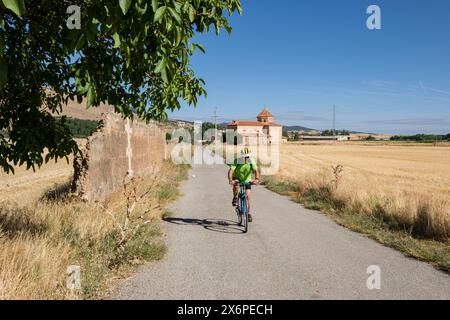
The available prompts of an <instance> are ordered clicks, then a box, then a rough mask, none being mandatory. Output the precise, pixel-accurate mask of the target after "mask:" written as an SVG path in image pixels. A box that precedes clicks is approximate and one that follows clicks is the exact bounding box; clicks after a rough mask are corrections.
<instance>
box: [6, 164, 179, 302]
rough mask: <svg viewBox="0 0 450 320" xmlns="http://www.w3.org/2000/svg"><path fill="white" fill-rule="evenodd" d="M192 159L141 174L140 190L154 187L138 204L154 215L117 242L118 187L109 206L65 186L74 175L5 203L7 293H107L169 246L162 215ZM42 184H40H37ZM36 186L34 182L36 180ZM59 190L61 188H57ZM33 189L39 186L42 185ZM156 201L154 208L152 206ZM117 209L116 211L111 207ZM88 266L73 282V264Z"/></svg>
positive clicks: (51, 296) (139, 209)
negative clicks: (75, 285) (69, 281)
mask: <svg viewBox="0 0 450 320" xmlns="http://www.w3.org/2000/svg"><path fill="white" fill-rule="evenodd" d="M187 171H188V167H186V166H175V165H172V164H170V163H166V164H165V165H164V167H163V168H162V170H161V171H160V172H158V173H155V174H154V175H152V176H149V177H146V178H144V179H141V180H139V182H138V185H137V186H136V189H137V192H138V193H139V194H146V195H145V197H143V198H142V201H140V202H139V203H138V204H137V206H136V208H135V210H134V214H136V215H137V216H139V215H141V216H142V215H145V217H143V219H145V220H148V221H151V223H148V224H145V225H142V226H140V227H139V228H138V229H137V230H136V233H135V234H134V236H133V237H132V238H131V239H130V241H128V242H127V244H126V246H125V249H124V251H118V250H117V240H118V238H119V230H118V228H117V226H116V225H115V222H114V219H116V221H119V222H121V221H123V219H124V215H125V212H126V210H124V208H125V206H126V198H125V196H124V194H123V192H117V193H115V194H113V195H112V196H111V197H110V198H109V200H108V201H107V202H106V203H105V204H103V205H102V206H103V207H102V206H99V205H93V204H88V203H86V202H84V201H81V200H79V199H78V198H75V197H71V196H70V195H69V194H67V193H66V192H64V190H65V189H66V188H65V187H64V185H67V183H68V180H66V181H65V182H63V183H62V184H61V183H58V184H57V185H55V186H53V187H52V188H49V189H47V190H42V189H41V190H40V194H41V197H40V198H39V199H38V200H36V201H33V202H31V203H27V204H26V205H22V203H20V204H19V203H18V202H14V200H10V201H3V202H2V203H1V206H0V248H1V250H0V299H91V298H98V297H101V296H104V294H105V292H107V290H108V288H109V287H110V286H111V285H112V283H111V281H112V279H114V278H117V277H120V275H121V274H124V273H127V272H129V270H130V269H132V267H134V266H136V265H140V264H142V263H145V262H146V261H151V260H158V259H160V258H161V257H162V256H163V255H164V252H165V247H164V244H163V243H162V242H161V234H162V232H161V230H160V227H159V221H160V220H161V217H162V215H163V214H164V212H165V211H164V210H165V209H164V207H165V205H166V204H167V203H168V202H170V201H172V200H173V199H175V198H176V197H177V195H178V186H179V184H180V182H181V181H182V180H183V179H185V178H186V176H187ZM35 187H36V188H39V186H38V185H36V186H35ZM33 188H34V185H33ZM55 190H56V192H55ZM32 193H33V194H35V193H39V190H34V191H33V192H32ZM148 208H151V210H148ZM105 209H106V210H108V211H109V212H112V213H113V214H114V216H115V217H114V219H113V218H112V217H111V216H110V214H108V213H107V212H106V210H105ZM70 265H78V266H80V267H81V284H82V289H81V290H80V291H79V292H71V291H70V290H68V289H67V288H66V278H67V275H66V269H67V267H68V266H70Z"/></svg>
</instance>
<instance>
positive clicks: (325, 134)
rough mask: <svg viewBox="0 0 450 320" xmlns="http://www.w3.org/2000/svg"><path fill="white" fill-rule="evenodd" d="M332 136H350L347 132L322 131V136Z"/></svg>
mask: <svg viewBox="0 0 450 320" xmlns="http://www.w3.org/2000/svg"><path fill="white" fill-rule="evenodd" d="M334 135H338V136H349V135H350V131H348V130H335V131H333V130H332V129H331V130H324V131H322V136H334Z"/></svg>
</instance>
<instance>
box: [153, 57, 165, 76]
mask: <svg viewBox="0 0 450 320" xmlns="http://www.w3.org/2000/svg"><path fill="white" fill-rule="evenodd" d="M165 68H166V60H165V59H164V58H162V59H161V61H159V63H158V65H157V66H156V68H155V72H156V73H161V72H162V70H163V69H165Z"/></svg>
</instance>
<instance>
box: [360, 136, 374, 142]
mask: <svg viewBox="0 0 450 320" xmlns="http://www.w3.org/2000/svg"><path fill="white" fill-rule="evenodd" d="M363 140H365V141H375V140H377V139H376V138H375V137H374V136H368V137H365V138H364V139H363Z"/></svg>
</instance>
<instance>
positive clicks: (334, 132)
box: [333, 104, 336, 142]
mask: <svg viewBox="0 0 450 320" xmlns="http://www.w3.org/2000/svg"><path fill="white" fill-rule="evenodd" d="M333 139H334V142H336V105H335V104H333Z"/></svg>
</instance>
